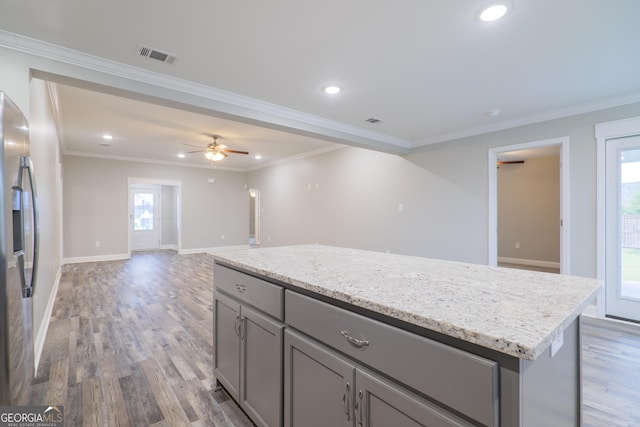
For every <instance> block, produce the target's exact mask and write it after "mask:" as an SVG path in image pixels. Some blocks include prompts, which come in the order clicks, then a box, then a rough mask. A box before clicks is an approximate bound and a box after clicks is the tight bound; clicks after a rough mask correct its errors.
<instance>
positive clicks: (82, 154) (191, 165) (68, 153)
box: [62, 151, 247, 172]
mask: <svg viewBox="0 0 640 427" xmlns="http://www.w3.org/2000/svg"><path fill="white" fill-rule="evenodd" d="M62 154H63V155H65V156H73V157H88V158H93V159H103V160H119V161H123V162H134V163H150V164H156V165H165V166H179V167H183V168H201V169H211V168H212V166H211V165H202V164H196V163H186V162H185V163H183V162H172V161H168V160H157V159H145V158H141V157H127V156H112V155H108V154H94V153H86V152H83V151H65V152H63V153H62ZM215 169H216V170H224V171H230V172H247V170H246V169H242V168H230V167H226V166H219V164H216V165H215Z"/></svg>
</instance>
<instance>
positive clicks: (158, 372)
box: [32, 252, 252, 427]
mask: <svg viewBox="0 0 640 427" xmlns="http://www.w3.org/2000/svg"><path fill="white" fill-rule="evenodd" d="M212 271H213V260H212V258H211V256H209V255H204V254H198V255H176V254H175V252H142V253H137V254H135V255H133V256H132V258H131V259H130V260H128V261H113V262H101V263H86V264H72V265H66V266H64V268H63V273H62V278H61V281H60V287H59V290H58V295H57V297H56V301H55V305H54V308H53V316H52V319H51V323H50V326H49V330H48V332H47V338H46V341H45V346H44V350H43V354H42V356H41V361H40V366H39V369H38V374H37V377H36V379H35V382H36V386H35V390H34V395H33V399H32V401H33V403H34V404H38V405H42V404H47V405H63V406H64V410H65V421H66V422H65V425H66V426H87V427H89V426H100V427H102V426H109V427H110V426H167V427H169V426H171V427H173V426H189V425H193V426H225V427H226V426H229V427H231V426H233V427H244V426H251V425H252V424H251V422H249V421H248V419H247V418H246V416H245V415H244V414H243V413H242V412H241V411H240V410H239V408H238V407H237V406H236V405H235V404H234V403H233V401H231V400H230V399H229V397H228V396H227V395H226V394H225V393H224V391H218V392H215V391H213V387H214V384H213V383H214V379H213V337H212V330H213V312H212V299H213V295H212V286H213V272H212ZM45 402H46V403H45Z"/></svg>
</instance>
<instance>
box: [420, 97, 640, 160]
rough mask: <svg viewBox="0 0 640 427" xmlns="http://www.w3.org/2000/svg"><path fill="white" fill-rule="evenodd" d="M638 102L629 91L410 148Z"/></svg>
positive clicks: (444, 137)
mask: <svg viewBox="0 0 640 427" xmlns="http://www.w3.org/2000/svg"><path fill="white" fill-rule="evenodd" d="M637 102H640V91H638V92H631V93H627V94H624V95H620V96H614V97H608V98H602V99H599V100H596V101H590V102H585V103H582V104H578V105H572V106H570V107H566V108H558V109H555V110H551V111H546V112H544V113H540V114H532V115H530V116H526V117H522V118H518V119H513V120H505V121H502V122H499V123H493V124H490V125H486V126H478V127H473V128H469V129H465V130H461V131H459V132H451V133H447V134H442V135H438V136H435V137H432V138H425V139H422V140H420V141H416V142H415V143H414V144H413V145H412V147H411V149H415V148H419V147H424V146H426V145H431V144H437V143H440V142H446V141H452V140H455V139H460V138H467V137H471V136H476V135H482V134H486V133H491V132H497V131H501V130H505V129H512V128H515V127H519V126H526V125H530V124H535V123H541V122H546V121H549V120H556V119H562V118H565V117H571V116H577V115H579V114H586V113H592V112H594V111H600V110H606V109H608V108H614V107H620V106H623V105H629V104H635V103H637Z"/></svg>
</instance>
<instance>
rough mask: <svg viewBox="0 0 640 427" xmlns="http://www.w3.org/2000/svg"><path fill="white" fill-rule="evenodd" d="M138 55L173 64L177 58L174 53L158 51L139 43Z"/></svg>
mask: <svg viewBox="0 0 640 427" xmlns="http://www.w3.org/2000/svg"><path fill="white" fill-rule="evenodd" d="M138 55H140V56H144V57H145V58H151V59H155V60H156V61H160V62H166V63H167V64H173V63H175V62H176V60H177V59H178V58H177V57H176V56H175V55H171V54H170V53H165V52H160V51H159V50H156V49H153V48H150V47H147V46H143V45H141V44H139V45H138Z"/></svg>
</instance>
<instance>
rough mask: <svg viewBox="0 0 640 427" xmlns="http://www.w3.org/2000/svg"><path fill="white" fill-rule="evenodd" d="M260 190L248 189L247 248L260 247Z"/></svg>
mask: <svg viewBox="0 0 640 427" xmlns="http://www.w3.org/2000/svg"><path fill="white" fill-rule="evenodd" d="M260 212H261V209H260V190H258V189H257V188H250V189H249V246H251V247H258V246H260Z"/></svg>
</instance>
